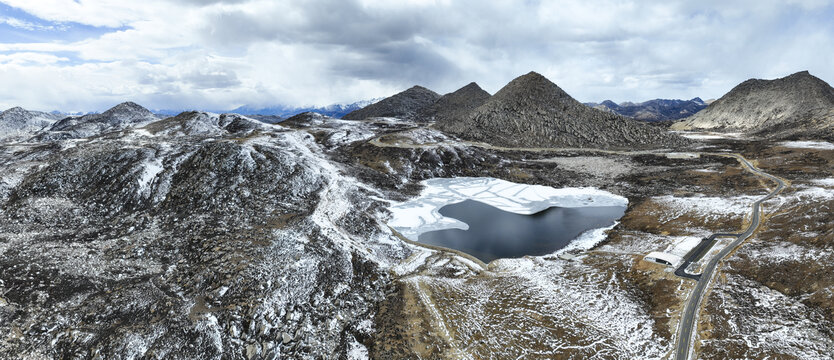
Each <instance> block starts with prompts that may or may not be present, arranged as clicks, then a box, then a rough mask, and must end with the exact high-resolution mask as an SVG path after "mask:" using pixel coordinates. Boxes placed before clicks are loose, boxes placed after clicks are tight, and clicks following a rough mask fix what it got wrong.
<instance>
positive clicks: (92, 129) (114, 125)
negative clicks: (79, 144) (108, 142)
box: [40, 102, 159, 139]
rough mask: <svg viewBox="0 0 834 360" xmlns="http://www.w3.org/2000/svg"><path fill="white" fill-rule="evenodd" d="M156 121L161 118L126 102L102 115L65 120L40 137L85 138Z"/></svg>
mask: <svg viewBox="0 0 834 360" xmlns="http://www.w3.org/2000/svg"><path fill="white" fill-rule="evenodd" d="M156 120H159V118H158V117H157V116H156V115H154V114H153V113H152V112H151V111H150V110H148V109H145V108H144V107H142V106H141V105H139V104H136V103H133V102H125V103H121V104H119V105H116V106H114V107H112V108H110V109H109V110H107V111H105V112H103V113H101V114H90V115H84V116H80V117H68V118H65V119H63V120H61V121H58V122H57V123H55V124H54V125H52V126H51V127H50V128H49V129H48V130H49V131H48V132H47V133H44V134H41V135H40V136H41V138H42V139H74V138H84V137H88V136H92V135H95V134H102V133H105V132H108V131H116V130H121V129H125V128H128V127H131V126H136V125H140V124H147V123H150V122H153V121H156Z"/></svg>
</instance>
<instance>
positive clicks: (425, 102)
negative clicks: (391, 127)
mask: <svg viewBox="0 0 834 360" xmlns="http://www.w3.org/2000/svg"><path fill="white" fill-rule="evenodd" d="M439 98H440V95H438V94H437V93H436V92H434V91H431V90H429V89H426V88H424V87H422V86H419V85H415V86H413V87H411V88H409V89H406V90H405V91H402V92H400V93H397V94H395V95H393V96H391V97H388V98H385V99H382V100H380V101H379V102H377V103H374V104H371V105H368V106H366V107H364V108H361V109H358V110H355V111H352V112H350V113H349V114H347V115H345V116H342V119H347V120H364V119H368V118H372V117H397V118H405V119H409V118H411V117H413V116H415V115H416V114H417V113H419V112H420V111H421V110H422V109H424V108H425V107H428V106H431V105H432V104H434V103H435V102H436V101H437V100H438V99H439Z"/></svg>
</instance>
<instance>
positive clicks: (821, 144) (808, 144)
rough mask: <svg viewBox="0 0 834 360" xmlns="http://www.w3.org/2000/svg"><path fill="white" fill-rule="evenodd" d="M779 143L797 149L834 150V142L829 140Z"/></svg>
mask: <svg viewBox="0 0 834 360" xmlns="http://www.w3.org/2000/svg"><path fill="white" fill-rule="evenodd" d="M779 145H782V146H784V147H787V148H795V149H818V150H834V144H832V143H830V142H827V141H785V142H782V143H780V144H779Z"/></svg>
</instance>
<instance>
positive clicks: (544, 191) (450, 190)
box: [388, 177, 628, 241]
mask: <svg viewBox="0 0 834 360" xmlns="http://www.w3.org/2000/svg"><path fill="white" fill-rule="evenodd" d="M421 184H423V186H425V187H424V189H423V191H422V192H421V193H420V196H418V197H417V198H415V199H412V200H409V201H406V202H402V203H398V204H394V205H392V206H391V207H389V210H390V211H391V214H392V216H391V219H390V220H389V221H388V224H389V225H390V226H391V227H393V228H394V229H396V230H397V231H399V232H400V233H401V234H402V235H403V236H405V237H407V238H409V239H412V240H415V241H416V240H417V237H418V236H419V235H420V234H422V233H424V232H427V231H433V230H442V229H462V230H466V229H468V226H467V225H466V224H465V223H463V222H461V221H459V220H456V219H452V218H447V217H444V216H443V215H440V213H439V212H438V210H440V208H442V207H443V206H446V205H449V204H454V203H458V202H461V201H464V200H467V199H470V200H476V201H480V202H483V203H485V204H487V205H491V206H494V207H496V208H498V209H500V210H504V211H508V212H513V213H517V214H523V215H530V214H534V213H537V212H539V211H542V210H545V209H547V208H549V207H553V206H559V207H569V208H570V207H586V206H626V205H628V199H626V198H625V197H622V196H619V195H614V194H612V193H609V192H607V191H603V190H600V189H597V188H592V187H585V188H562V189H555V188H552V187H549V186H542V185H525V184H516V183H512V182H509V181H505V180H501V179H495V178H468V177H461V178H437V179H429V180H424V181H422V182H421Z"/></svg>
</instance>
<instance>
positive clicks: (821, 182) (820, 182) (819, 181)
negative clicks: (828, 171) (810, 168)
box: [812, 178, 834, 187]
mask: <svg viewBox="0 0 834 360" xmlns="http://www.w3.org/2000/svg"><path fill="white" fill-rule="evenodd" d="M812 182H813V183H814V184H817V185H822V186H829V187H834V178H827V179H817V180H813V181H812Z"/></svg>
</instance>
